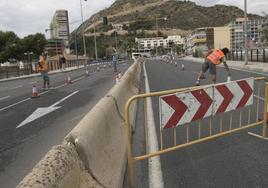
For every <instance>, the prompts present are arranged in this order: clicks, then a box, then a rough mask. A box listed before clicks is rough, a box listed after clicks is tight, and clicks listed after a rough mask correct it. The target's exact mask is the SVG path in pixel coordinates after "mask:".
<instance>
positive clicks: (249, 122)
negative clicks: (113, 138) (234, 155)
mask: <svg viewBox="0 0 268 188" xmlns="http://www.w3.org/2000/svg"><path fill="white" fill-rule="evenodd" d="M254 81H255V82H257V84H256V85H255V87H256V89H255V87H254V89H253V95H254V98H256V103H254V102H253V105H251V106H249V107H247V116H244V117H247V119H246V124H245V125H243V123H244V122H243V120H245V119H243V118H242V117H243V109H244V110H245V108H243V109H239V112H238V113H239V124H238V127H235V126H234V123H233V121H234V120H233V111H231V112H230V113H229V114H227V115H228V118H229V120H228V123H229V126H228V129H227V130H224V126H223V121H224V117H223V115H224V114H223V115H215V116H218V117H219V121H220V125H219V131H218V132H217V133H215V134H213V129H212V116H210V117H209V118H208V124H209V127H208V128H209V130H208V136H204V137H203V136H202V133H201V132H202V122H201V120H198V121H197V127H198V131H197V132H198V133H197V134H198V136H197V139H193V140H191V139H190V134H189V126H190V125H189V124H186V125H182V126H185V127H186V139H185V140H186V141H185V142H184V143H180V144H179V143H178V141H177V130H176V129H177V128H178V127H175V128H173V137H174V139H173V146H170V147H167V148H164V147H163V132H164V131H165V130H161V129H160V150H158V151H156V152H153V153H147V151H146V153H145V154H144V155H142V156H132V144H131V137H132V127H131V125H130V114H129V108H130V105H131V103H132V102H133V101H135V100H139V99H143V100H144V108H145V109H146V105H147V103H146V98H148V97H160V96H163V95H170V94H177V93H182V92H190V91H195V90H198V89H202V88H204V87H207V86H209V85H207V86H196V87H191V88H181V89H175V90H167V91H160V92H153V93H146V94H140V95H135V96H133V97H131V98H130V99H129V100H128V101H127V103H126V105H125V125H126V130H127V131H126V141H127V148H128V152H127V158H128V181H129V187H133V183H134V178H133V177H134V174H133V164H134V163H135V162H137V161H141V160H145V159H148V158H151V157H154V156H158V155H162V154H165V153H168V152H171V151H174V150H178V149H181V148H184V147H187V146H191V145H194V144H197V143H201V142H204V141H208V140H212V139H214V138H217V137H221V136H224V135H227V134H230V133H234V132H237V131H240V130H244V129H248V128H252V127H255V126H257V125H262V126H263V127H262V136H260V135H256V134H255V136H258V137H261V138H265V137H266V122H267V116H266V115H267V102H268V82H266V81H267V80H266V78H265V77H258V78H255V79H254ZM261 81H265V87H264V88H265V90H264V92H265V97H264V98H263V97H261V96H260V95H261V89H262V88H261V84H262V83H261ZM211 86H212V85H211ZM254 91H256V95H255V94H254ZM254 98H253V101H254ZM260 101H263V117H262V118H261V120H260V115H259V113H260V106H261V103H260ZM254 106H256V111H255V112H256V117H255V118H254V119H253V118H252V114H253V113H252V108H253V107H254ZM215 116H214V117H215ZM145 118H146V115H145ZM225 120H226V118H225ZM253 120H254V121H253ZM180 127H181V126H180ZM144 128H145V143H147V140H146V135H147V130H146V129H147V127H146V120H145V123H144Z"/></svg>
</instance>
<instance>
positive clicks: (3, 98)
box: [0, 96, 10, 101]
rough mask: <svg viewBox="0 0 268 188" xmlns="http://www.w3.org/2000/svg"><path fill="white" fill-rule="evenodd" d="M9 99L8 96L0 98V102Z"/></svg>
mask: <svg viewBox="0 0 268 188" xmlns="http://www.w3.org/2000/svg"><path fill="white" fill-rule="evenodd" d="M9 97H10V96H5V97H1V98H0V101H1V100H5V99H8V98H9Z"/></svg>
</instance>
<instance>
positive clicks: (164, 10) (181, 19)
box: [78, 0, 262, 57]
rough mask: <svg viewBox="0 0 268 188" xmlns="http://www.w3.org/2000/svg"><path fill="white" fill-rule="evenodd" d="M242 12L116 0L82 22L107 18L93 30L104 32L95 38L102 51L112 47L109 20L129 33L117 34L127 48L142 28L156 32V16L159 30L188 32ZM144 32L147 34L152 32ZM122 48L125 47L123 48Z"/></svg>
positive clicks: (173, 0) (168, 0)
mask: <svg viewBox="0 0 268 188" xmlns="http://www.w3.org/2000/svg"><path fill="white" fill-rule="evenodd" d="M243 15H244V12H243V10H241V9H239V8H238V7H235V6H226V5H215V6H211V7H204V6H199V5H197V4H195V3H194V2H191V1H186V0H182V1H180V0H117V1H115V2H114V3H113V4H112V5H111V6H110V7H109V8H107V9H104V10H102V11H100V12H99V13H97V14H95V15H93V16H92V17H91V18H89V19H88V20H87V21H86V22H84V24H85V26H86V28H87V27H90V26H91V24H92V21H93V18H94V19H96V18H97V20H101V19H102V17H104V16H107V17H108V18H109V25H107V26H103V25H102V24H97V25H96V32H99V33H106V34H107V36H104V35H101V36H100V37H98V41H99V42H98V48H99V51H100V52H104V51H105V49H107V46H115V44H114V43H113V41H114V40H113V39H111V40H110V38H113V36H109V35H110V33H109V31H113V30H114V28H113V27H112V25H111V23H113V24H121V25H122V26H123V30H124V31H125V32H127V33H128V34H127V35H126V36H119V38H121V39H120V40H122V41H124V43H125V44H128V45H126V48H129V44H131V43H133V44H134V39H135V37H138V36H142V35H146V33H144V31H145V30H146V31H149V32H150V31H151V32H150V33H156V30H157V28H156V18H158V19H157V20H158V29H159V30H169V29H179V30H184V31H191V30H194V29H195V28H199V27H216V26H224V25H226V24H228V23H229V22H231V21H232V20H234V19H236V18H237V17H243ZM248 17H249V19H259V18H262V17H261V16H258V15H253V14H249V15H248ZM163 18H167V19H163ZM87 32H88V33H91V34H92V33H93V32H94V31H93V28H92V27H91V28H90V29H88V31H87ZM78 33H79V34H80V35H81V27H80V28H79V29H78ZM137 34H140V35H137ZM147 35H148V37H149V36H154V35H155V34H154V35H152V34H151V35H149V34H147ZM88 38H89V39H88V40H87V42H88V43H89V48H90V49H89V51H90V54H91V57H94V55H93V53H91V52H92V51H93V52H94V40H93V39H94V38H93V37H88ZM102 42H103V43H102ZM119 43H120V42H119ZM123 46H124V45H123ZM102 48H103V49H102ZM122 50H124V49H123V48H122ZM101 54H103V56H104V53H100V57H101Z"/></svg>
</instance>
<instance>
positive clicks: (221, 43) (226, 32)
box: [214, 26, 231, 49]
mask: <svg viewBox="0 0 268 188" xmlns="http://www.w3.org/2000/svg"><path fill="white" fill-rule="evenodd" d="M214 48H228V49H230V48H231V33H230V27H229V26H224V27H214Z"/></svg>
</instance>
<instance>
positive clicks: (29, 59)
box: [24, 52, 33, 74]
mask: <svg viewBox="0 0 268 188" xmlns="http://www.w3.org/2000/svg"><path fill="white" fill-rule="evenodd" d="M24 55H26V56H27V57H28V58H27V70H28V74H30V73H32V69H31V72H30V71H29V69H30V67H29V64H30V61H31V57H30V56H31V55H33V52H25V53H24Z"/></svg>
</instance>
